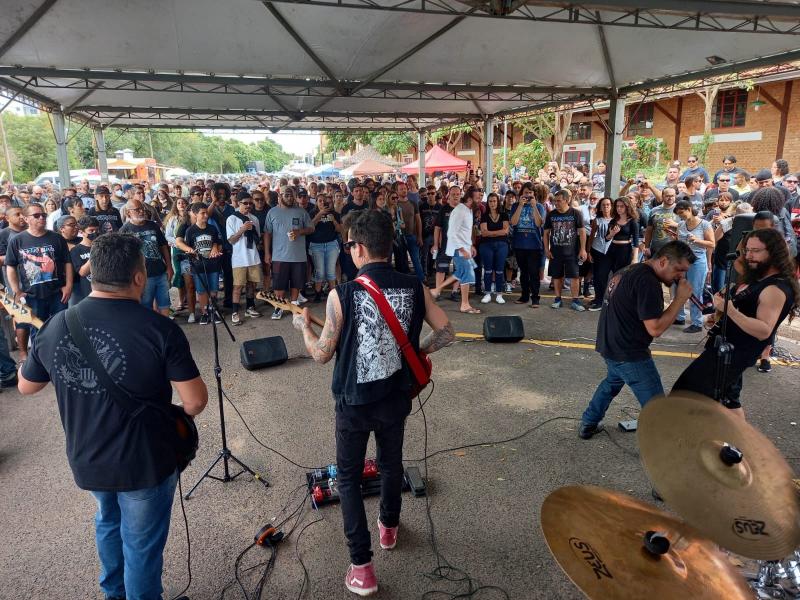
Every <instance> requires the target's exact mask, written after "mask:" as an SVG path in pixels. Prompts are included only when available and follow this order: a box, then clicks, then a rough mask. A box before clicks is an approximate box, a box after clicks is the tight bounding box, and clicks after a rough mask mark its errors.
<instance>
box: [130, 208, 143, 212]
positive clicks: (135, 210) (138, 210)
mask: <svg viewBox="0 0 800 600" xmlns="http://www.w3.org/2000/svg"><path fill="white" fill-rule="evenodd" d="M128 212H131V213H143V212H144V209H143V208H129V209H128Z"/></svg>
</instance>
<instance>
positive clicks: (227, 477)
mask: <svg viewBox="0 0 800 600" xmlns="http://www.w3.org/2000/svg"><path fill="white" fill-rule="evenodd" d="M219 461H223V467H224V468H223V471H224V474H223V476H222V477H217V476H216V475H212V474H211V470H212V469H213V468H214V467H216V466H217V463H219ZM229 462H235V463H236V464H237V465H239V467H241V471H239V472H238V473H236V474H235V475H231V474H230V470H229V467H228V463H229ZM242 473H250V475H252V476H253V479H255V480H256V481H258V482H260V483H261V484H262V485H263V486H264V487H269V483H268V482H267V480H266V479H264V478H263V477H261V475H260V474H258V473H256V472H255V471H254V470H253V469H251V468H250V467H248V466H247V465H246V464H244V463H243V462H242V461H240V460H239V459H238V458H236V456H235V455H234V454H233V452H231V451H230V449H229V448H223V449H222V450H220V451H219V454H218V455H217V458H216V459H214V462H212V463H211V465H209V467H208V469H206V470H205V472H204V473H203V474H202V475H201V476H200V479H198V480H197V483H195V484H194V486H193V487H192V489H190V490H189V492H188V493H187V494H186V495H185V496H184V499H186V500H188V499H189V497H190V496H191V495H192V494H193V493H194V491H195V490H196V489H197V488H198V487H199V486H200V484H201V483H203V480H204V479H205V478H206V477H208V478H209V479H214V480H215V481H221V482H222V483H228V482H229V481H233V480H234V479H236V478H237V477H238V476H239V475H241V474H242Z"/></svg>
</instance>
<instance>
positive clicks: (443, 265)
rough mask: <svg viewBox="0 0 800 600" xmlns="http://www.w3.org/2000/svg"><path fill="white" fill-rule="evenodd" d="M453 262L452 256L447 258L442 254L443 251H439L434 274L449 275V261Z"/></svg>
mask: <svg viewBox="0 0 800 600" xmlns="http://www.w3.org/2000/svg"><path fill="white" fill-rule="evenodd" d="M452 260H453V257H452V256H448V255H447V254H445V253H444V250H439V252H438V253H437V254H436V272H437V273H449V272H450V261H452Z"/></svg>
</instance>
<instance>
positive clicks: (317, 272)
mask: <svg viewBox="0 0 800 600" xmlns="http://www.w3.org/2000/svg"><path fill="white" fill-rule="evenodd" d="M309 250H311V261H312V262H313V263H314V282H315V283H322V282H323V281H336V260H337V259H338V258H339V242H338V241H337V240H333V241H332V242H323V243H317V242H311V244H309Z"/></svg>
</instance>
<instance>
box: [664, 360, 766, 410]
mask: <svg viewBox="0 0 800 600" xmlns="http://www.w3.org/2000/svg"><path fill="white" fill-rule="evenodd" d="M760 355H761V352H760V351H759V352H758V353H755V352H739V353H738V354H737V353H736V352H734V353H733V358H732V361H731V365H730V366H729V367H728V373H727V376H726V377H725V381H724V382H723V385H722V388H723V396H722V403H723V404H724V405H725V406H727V407H728V408H741V406H742V404H741V401H740V397H741V393H742V385H743V381H742V375H743V374H744V372H745V371H746V370H747V369H748V368H749V367H752V366H753V365H754V364H755V362H756V360H757V359H758V357H759V356H760ZM716 376H717V351H716V349H715V348H713V347H711V348H706V349H705V350H703V352H702V353H701V354H700V356H698V357H697V358H695V359H694V360H693V361H692V362H691V363H689V366H688V367H686V369H685V370H684V371H683V373H681V374H680V376H679V377H678V379H677V381H675V385H673V386H672V391H673V392H674V391H676V390H688V391H691V392H697V393H698V394H703V395H704V396H708V397H709V398H711V399H712V400H713V399H714V388H715V387H716Z"/></svg>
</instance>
